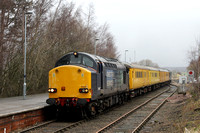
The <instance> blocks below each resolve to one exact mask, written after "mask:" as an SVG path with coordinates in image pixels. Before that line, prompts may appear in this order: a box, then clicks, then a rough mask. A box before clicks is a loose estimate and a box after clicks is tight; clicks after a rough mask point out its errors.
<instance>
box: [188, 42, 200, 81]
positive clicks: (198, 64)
mask: <svg viewBox="0 0 200 133" xmlns="http://www.w3.org/2000/svg"><path fill="white" fill-rule="evenodd" d="M188 59H189V66H188V67H187V69H188V70H193V71H194V77H195V78H196V79H197V81H198V83H199V75H200V43H199V42H198V41H197V44H196V46H194V47H192V48H191V50H190V51H188Z"/></svg>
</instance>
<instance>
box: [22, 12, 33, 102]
mask: <svg viewBox="0 0 200 133" xmlns="http://www.w3.org/2000/svg"><path fill="white" fill-rule="evenodd" d="M30 14H32V12H26V13H25V14H24V86H23V97H24V100H25V99H26V45H27V44H26V15H30Z"/></svg>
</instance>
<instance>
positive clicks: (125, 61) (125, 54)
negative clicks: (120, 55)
mask: <svg viewBox="0 0 200 133" xmlns="http://www.w3.org/2000/svg"><path fill="white" fill-rule="evenodd" d="M126 52H128V50H125V62H126Z"/></svg>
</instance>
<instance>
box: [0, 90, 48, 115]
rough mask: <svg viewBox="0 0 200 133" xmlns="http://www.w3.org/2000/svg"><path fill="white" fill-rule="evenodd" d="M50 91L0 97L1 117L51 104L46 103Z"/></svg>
mask: <svg viewBox="0 0 200 133" xmlns="http://www.w3.org/2000/svg"><path fill="white" fill-rule="evenodd" d="M46 99H48V93H43V94H36V95H27V96H26V99H25V100H24V99H23V96H19V97H9V98H0V117H5V116H9V115H13V114H17V113H22V112H26V111H31V110H36V109H41V108H44V107H46V106H49V105H48V104H47V103H46Z"/></svg>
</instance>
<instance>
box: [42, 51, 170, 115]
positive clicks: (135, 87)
mask: <svg viewBox="0 0 200 133" xmlns="http://www.w3.org/2000/svg"><path fill="white" fill-rule="evenodd" d="M169 83H170V72H169V71H168V70H164V69H157V68H151V67H145V66H139V65H131V64H127V63H125V64H124V63H121V62H120V61H118V60H117V59H111V58H105V57H101V56H97V55H92V54H88V53H84V52H71V53H68V54H66V55H65V56H63V57H62V58H60V59H59V60H58V61H57V62H56V64H55V67H54V68H53V69H52V70H50V72H49V89H48V92H49V99H47V101H46V102H47V104H50V105H56V107H57V108H58V110H62V109H66V110H70V109H78V110H81V113H82V114H83V115H95V114H96V113H97V112H101V111H103V110H105V109H106V108H108V107H110V106H113V105H115V104H121V103H123V102H124V101H126V100H127V99H129V98H131V97H134V96H136V95H138V94H141V93H145V92H148V91H150V90H152V89H155V88H157V87H159V86H162V85H166V84H169Z"/></svg>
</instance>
